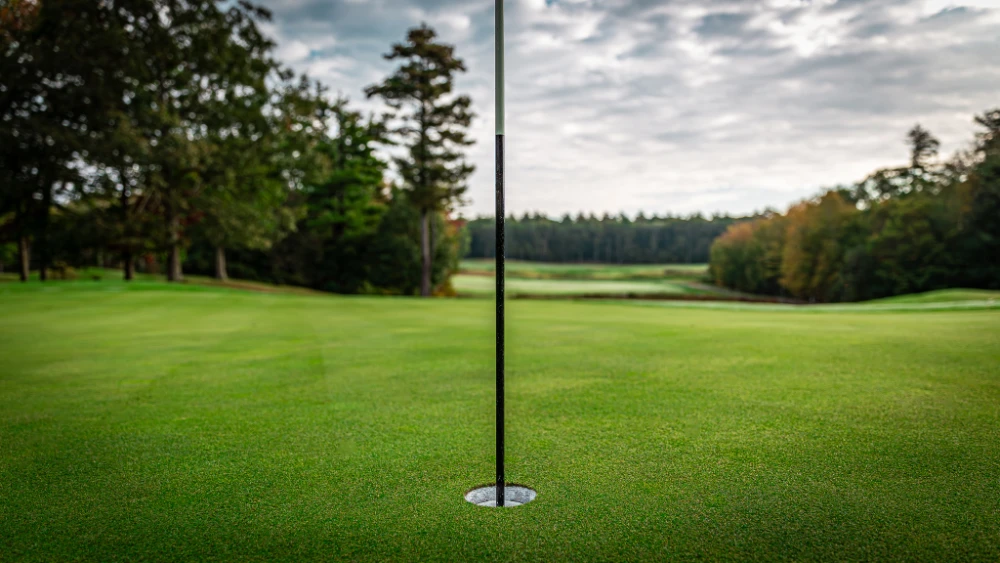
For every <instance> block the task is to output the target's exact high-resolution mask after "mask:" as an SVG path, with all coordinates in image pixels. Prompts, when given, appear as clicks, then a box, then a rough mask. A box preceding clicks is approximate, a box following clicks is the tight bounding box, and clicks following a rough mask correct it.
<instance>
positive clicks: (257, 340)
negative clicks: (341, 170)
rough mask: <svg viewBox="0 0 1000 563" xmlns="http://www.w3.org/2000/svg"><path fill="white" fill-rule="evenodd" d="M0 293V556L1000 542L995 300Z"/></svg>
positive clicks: (942, 551) (774, 553)
mask: <svg viewBox="0 0 1000 563" xmlns="http://www.w3.org/2000/svg"><path fill="white" fill-rule="evenodd" d="M185 289H186V290H184V291H181V290H178V289H175V288H167V287H165V286H163V285H160V284H148V285H143V284H139V285H136V286H129V287H125V286H123V285H121V284H115V285H103V284H94V285H85V284H63V285H56V286H49V287H46V288H40V287H38V286H37V285H34V286H32V285H29V286H27V287H22V286H20V285H13V284H12V285H5V286H4V287H0V310H3V311H4V315H3V319H4V320H3V323H2V324H0V356H2V357H3V362H2V366H0V454H2V455H0V554H2V556H0V558H2V559H3V560H4V561H8V560H9V561H16V560H27V561H50V560H60V561H68V560H76V559H80V560H93V561H114V560H140V559H141V560H195V559H200V560H210V559H216V560H240V561H251V560H261V561H263V560H268V561H304V560H337V559H350V560H360V559H368V560H399V561H413V560H425V561H428V560H441V561H445V560H447V561H459V560H466V561H474V560H539V561H553V560H557V559H562V560H570V559H573V560H593V561H598V560H626V559H631V560H637V559H646V560H649V559H678V560H691V559H694V558H702V559H708V560H723V559H744V560H745V559H761V560H779V559H787V560H809V559H825V560H848V559H853V560H858V559H866V560H871V559H895V560H898V559H923V560H962V559H965V560H970V559H980V560H993V561H995V560H997V558H998V557H1000V518H998V513H997V499H998V498H1000V481H998V480H997V478H996V473H997V471H996V468H997V467H998V466H1000V411H998V409H997V405H998V404H1000V375H998V373H997V365H998V363H1000V312H997V311H967V312H940V313H922V312H914V313H908V314H905V315H900V314H893V313H882V314H870V313H868V314H849V313H837V312H831V313H829V314H828V315H824V316H823V318H822V322H817V317H816V316H815V315H811V314H808V313H804V312H799V311H795V310H791V311H789V310H781V311H769V310H767V309H759V310H755V311H736V310H725V311H715V310H701V309H681V308H677V309H666V308H661V307H638V306H632V305H618V304H591V303H573V302H537V301H515V302H511V303H510V304H509V306H508V319H509V323H510V324H509V329H508V353H509V357H508V366H509V381H508V404H509V412H508V424H509V426H508V436H509V448H510V449H509V453H508V456H509V463H510V474H509V478H510V479H511V480H512V481H517V482H523V483H527V484H530V485H533V486H535V487H536V488H537V489H538V491H539V496H538V499H537V500H536V501H535V502H533V503H531V504H529V505H527V506H524V507H521V508H517V509H510V510H506V511H496V510H489V509H482V508H478V507H474V506H471V505H468V504H467V503H465V502H464V501H463V500H462V498H461V494H462V492H463V491H464V490H465V489H467V488H469V487H471V486H473V485H477V484H480V483H483V482H486V481H488V480H489V479H490V476H491V473H492V455H491V452H492V444H493V435H492V431H491V424H492V417H493V410H492V405H493V372H492V353H493V335H492V324H491V323H492V319H493V307H492V303H491V302H490V301H488V300H427V301H424V300H416V299H391V298H341V297H325V296H322V297H308V296H291V295H262V294H251V293H245V292H235V291H223V290H214V289H206V288H191V287H188V288H185Z"/></svg>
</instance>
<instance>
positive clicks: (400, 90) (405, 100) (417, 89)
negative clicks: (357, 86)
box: [365, 24, 474, 296]
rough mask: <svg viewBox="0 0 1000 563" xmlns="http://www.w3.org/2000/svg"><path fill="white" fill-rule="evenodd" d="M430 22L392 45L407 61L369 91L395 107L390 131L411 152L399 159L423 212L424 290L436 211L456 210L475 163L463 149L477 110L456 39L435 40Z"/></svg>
mask: <svg viewBox="0 0 1000 563" xmlns="http://www.w3.org/2000/svg"><path fill="white" fill-rule="evenodd" d="M436 37H437V34H436V33H435V32H434V30H433V29H431V28H429V27H427V25H426V24H425V25H421V26H420V27H417V28H413V29H411V30H410V31H409V33H408V34H407V40H406V42H405V43H397V44H395V45H393V46H392V51H390V52H389V53H387V54H386V55H385V58H386V60H390V61H392V60H399V61H400V62H401V63H402V64H401V66H400V67H399V68H398V69H396V71H395V72H394V73H393V74H392V75H390V76H389V77H388V78H386V79H385V81H383V82H382V83H381V84H375V85H372V86H369V87H368V88H367V89H366V90H365V93H366V94H367V95H368V97H376V96H377V97H380V98H382V99H383V100H384V101H385V103H386V104H387V105H388V106H389V107H390V108H391V109H392V112H393V113H392V117H393V118H395V122H396V125H395V127H392V128H391V129H390V131H389V134H390V136H391V137H392V138H393V140H394V142H396V143H397V144H399V145H402V146H405V147H407V149H408V153H409V154H408V155H407V156H405V157H399V158H395V159H394V161H395V164H396V167H397V169H398V171H399V174H400V176H401V177H402V179H403V183H404V185H405V187H406V189H407V190H408V191H409V192H410V193H409V196H408V200H409V201H410V202H412V204H413V205H414V206H416V208H417V210H418V211H419V212H420V251H421V257H422V260H421V276H420V294H421V295H423V296H428V295H430V294H431V289H432V288H431V273H432V271H433V267H432V256H433V254H434V253H433V250H432V249H431V235H430V220H429V217H430V215H431V214H432V213H438V212H441V211H447V210H450V208H451V207H453V206H454V205H455V204H456V203H458V202H459V201H460V200H461V197H462V194H463V193H465V190H466V184H465V181H466V179H467V178H468V177H469V175H470V174H471V173H472V171H473V169H474V167H473V166H472V165H471V164H469V163H467V162H466V161H465V155H464V153H463V152H462V149H463V148H464V147H466V146H469V145H471V144H472V143H473V141H472V140H470V139H469V138H468V137H467V129H468V127H469V124H470V123H471V122H472V118H473V113H472V111H471V110H470V109H469V108H470V106H471V105H472V101H471V100H470V99H469V97H468V96H456V95H454V94H453V88H454V77H455V75H456V74H457V73H459V72H465V65H464V64H463V62H462V60H461V59H459V58H457V57H455V53H454V51H455V49H454V47H453V46H451V45H446V44H443V43H438V42H436V41H435V38H436Z"/></svg>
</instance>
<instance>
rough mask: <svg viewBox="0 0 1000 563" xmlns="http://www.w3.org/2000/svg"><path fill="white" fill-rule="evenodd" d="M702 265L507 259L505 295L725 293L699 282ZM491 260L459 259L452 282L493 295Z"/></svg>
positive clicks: (466, 292)
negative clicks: (460, 260)
mask: <svg viewBox="0 0 1000 563" xmlns="http://www.w3.org/2000/svg"><path fill="white" fill-rule="evenodd" d="M706 269H707V266H706V265H705V264H554V263H546V262H525V261H520V260H509V261H507V263H506V265H505V268H504V277H505V281H506V294H507V295H508V296H511V297H518V296H552V297H555V296H564V297H574V296H582V295H588V296H602V295H603V296H608V297H621V296H625V295H631V296H642V295H647V296H654V295H656V296H667V295H677V296H682V295H728V294H730V293H731V292H727V291H726V290H723V289H721V288H715V287H712V286H707V285H704V284H701V283H698V282H699V281H700V280H701V279H702V278H703V277H704V275H705V272H706ZM494 271H495V263H494V261H493V260H463V261H462V262H461V265H460V268H459V272H460V273H459V274H458V275H456V276H454V277H453V278H452V283H453V285H454V287H455V290H456V291H457V292H458V294H459V295H463V296H486V295H493V292H494V284H495V282H494V280H493V274H494Z"/></svg>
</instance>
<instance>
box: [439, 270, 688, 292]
mask: <svg viewBox="0 0 1000 563" xmlns="http://www.w3.org/2000/svg"><path fill="white" fill-rule="evenodd" d="M504 282H505V284H504V292H505V293H506V294H507V295H512V296H517V295H566V296H572V295H625V294H630V293H631V294H646V295H658V294H686V293H696V291H695V290H693V289H691V288H689V287H687V286H685V285H683V284H680V283H674V282H670V281H666V280H664V281H654V280H617V281H616V280H608V281H605V280H572V279H569V280H567V279H524V278H505V280H504ZM452 285H453V286H454V287H455V290H456V291H458V293H459V294H460V295H492V294H493V292H494V290H495V289H496V281H495V280H494V279H493V276H472V275H466V274H458V275H456V276H454V277H453V278H452ZM702 293H705V292H702Z"/></svg>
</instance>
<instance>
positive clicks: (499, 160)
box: [495, 0, 506, 506]
mask: <svg viewBox="0 0 1000 563" xmlns="http://www.w3.org/2000/svg"><path fill="white" fill-rule="evenodd" d="M495 50H496V112H497V113H496V127H497V133H496V134H497V136H496V198H497V199H496V284H497V290H496V305H497V327H496V331H497V348H496V354H497V506H504V486H505V484H506V482H505V479H504V466H503V461H504V460H503V454H504V443H503V438H504V436H503V433H504V421H503V414H504V363H503V352H504V350H503V337H504V319H503V302H504V295H503V286H504V279H503V275H504V190H503V135H504V132H503V118H504V111H503V0H496V45H495Z"/></svg>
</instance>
